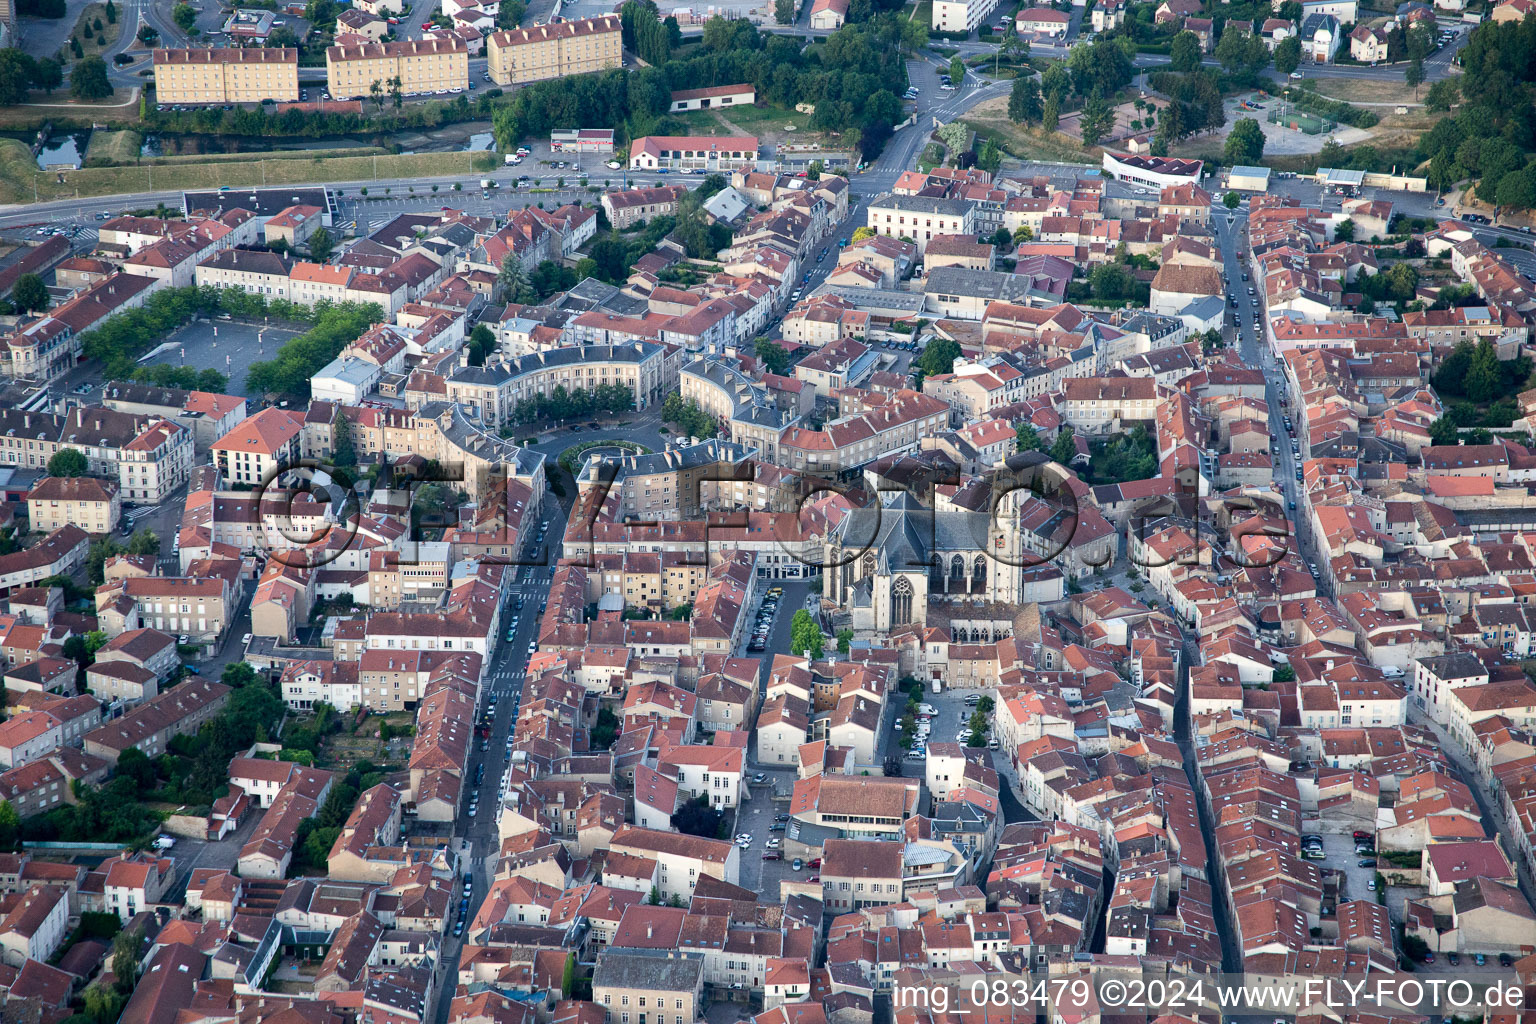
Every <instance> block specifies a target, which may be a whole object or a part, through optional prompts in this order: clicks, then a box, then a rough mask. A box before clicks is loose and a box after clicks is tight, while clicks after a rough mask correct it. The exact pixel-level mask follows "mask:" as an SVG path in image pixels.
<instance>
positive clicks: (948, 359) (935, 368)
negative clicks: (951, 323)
mask: <svg viewBox="0 0 1536 1024" xmlns="http://www.w3.org/2000/svg"><path fill="white" fill-rule="evenodd" d="M960 354H961V353H960V343H959V342H957V341H955V340H953V339H951V338H941V337H938V336H937V335H935V336H934V337H932V338H930V339H928V344H927V345H925V346H924V347H923V354H922V355H920V356H918V357H917V359H916V360H914V361H913V366H914V367H915V368H916V369H917V370H919V371H920V374H921V376H923V377H934V376H937V375H939V374H942V373H951V372H953V371H954V369H955V360H956V359H958V358H960Z"/></svg>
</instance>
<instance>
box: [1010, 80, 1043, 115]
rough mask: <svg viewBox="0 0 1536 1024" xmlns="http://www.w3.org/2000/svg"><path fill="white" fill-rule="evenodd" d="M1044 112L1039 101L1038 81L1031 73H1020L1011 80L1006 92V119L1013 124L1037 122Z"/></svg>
mask: <svg viewBox="0 0 1536 1024" xmlns="http://www.w3.org/2000/svg"><path fill="white" fill-rule="evenodd" d="M1044 112H1045V110H1044V108H1043V107H1042V106H1041V103H1040V83H1039V82H1038V81H1036V80H1035V77H1034V76H1033V75H1020V76H1019V77H1017V78H1015V79H1014V80H1013V88H1012V89H1011V91H1010V92H1009V93H1008V119H1009V120H1010V121H1012V122H1013V123H1014V124H1029V125H1034V124H1039V123H1040V117H1041V115H1042V114H1043V113H1044Z"/></svg>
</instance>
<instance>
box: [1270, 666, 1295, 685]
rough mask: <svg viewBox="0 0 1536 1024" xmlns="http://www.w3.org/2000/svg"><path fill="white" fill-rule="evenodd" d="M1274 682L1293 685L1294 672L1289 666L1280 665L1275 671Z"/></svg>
mask: <svg viewBox="0 0 1536 1024" xmlns="http://www.w3.org/2000/svg"><path fill="white" fill-rule="evenodd" d="M1274 681H1275V682H1277V683H1294V682H1295V681H1296V670H1295V669H1293V668H1291V666H1289V665H1281V666H1280V667H1279V668H1277V669H1275V674H1274Z"/></svg>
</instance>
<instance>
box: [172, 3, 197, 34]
mask: <svg viewBox="0 0 1536 1024" xmlns="http://www.w3.org/2000/svg"><path fill="white" fill-rule="evenodd" d="M171 20H172V21H174V22H175V23H176V27H177V28H179V29H181V30H182V31H183V32H190V31H192V26H193V25H196V24H197V12H196V11H194V10H193V9H192V6H191V5H190V4H185V3H179V4H177V5H176V6H175V7H172V8H171Z"/></svg>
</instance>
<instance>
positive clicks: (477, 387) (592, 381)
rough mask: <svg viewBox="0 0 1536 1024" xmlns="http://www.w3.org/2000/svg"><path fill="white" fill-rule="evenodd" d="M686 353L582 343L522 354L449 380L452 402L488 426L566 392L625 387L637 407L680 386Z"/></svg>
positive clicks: (467, 369) (469, 369)
mask: <svg viewBox="0 0 1536 1024" xmlns="http://www.w3.org/2000/svg"><path fill="white" fill-rule="evenodd" d="M680 360H681V354H680V352H679V351H678V350H676V349H673V348H671V347H669V346H665V345H653V344H650V343H649V342H634V343H633V344H629V345H581V346H578V347H575V348H561V349H554V350H552V351H549V352H535V353H533V354H532V355H526V356H518V357H517V358H516V359H513V360H510V361H504V362H499V363H493V364H490V365H487V366H466V367H463V368H461V369H459V370H457V371H455V372H454V374H453V375H452V376H451V377H449V378H448V380H447V387H448V396H447V397H448V400H449V401H450V402H457V403H458V404H459V405H461V406H463V407H465V408H466V409H469V410H470V411H471V413H472V414H473V415H476V416H478V417H479V419H480V421H481V422H482V423H484V424H485V425H486V426H487V427H499V426H501V425H502V424H505V423H510V422H511V417H512V414H513V411H514V410H515V409H516V408H517V406H518V405H519V404H520V403H522V402H527V401H530V400H531V399H533V398H534V397H536V396H539V395H546V396H547V395H550V394H552V393H553V392H554V390H555V388H557V387H564V388H565V390H566V391H578V390H579V391H591V390H593V389H595V388H596V387H598V386H599V385H603V384H622V385H624V386H625V387H627V388H629V389H630V390H631V391H632V392H633V394H634V401H635V408H636V409H645V408H648V407H649V406H650V405H651V404H653V403H655V402H659V401H661V400H662V399H663V398H664V397H666V395H667V393H668V392H669V391H670V390H672V388H674V387H675V386H676V384H677V371H678V363H679V362H680Z"/></svg>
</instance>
